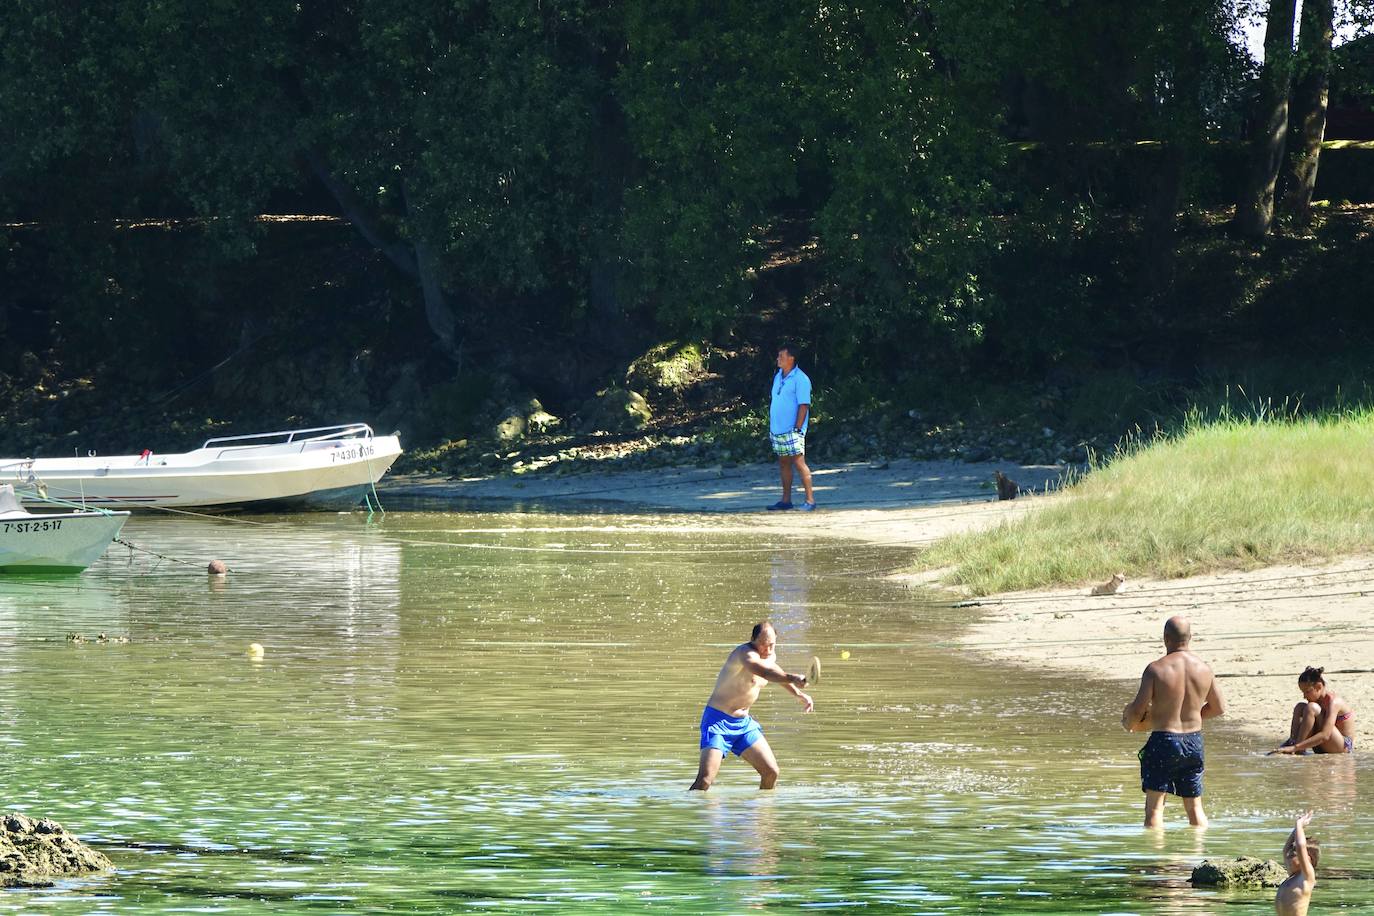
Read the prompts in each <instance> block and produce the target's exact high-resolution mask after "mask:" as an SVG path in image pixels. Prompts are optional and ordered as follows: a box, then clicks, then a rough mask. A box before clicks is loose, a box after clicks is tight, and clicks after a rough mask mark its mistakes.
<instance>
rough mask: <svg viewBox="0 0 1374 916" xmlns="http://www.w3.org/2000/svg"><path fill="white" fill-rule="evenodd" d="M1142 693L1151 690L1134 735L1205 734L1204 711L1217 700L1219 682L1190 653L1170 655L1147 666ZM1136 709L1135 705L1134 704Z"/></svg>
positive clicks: (1183, 651) (1177, 652)
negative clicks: (1203, 730) (1146, 727)
mask: <svg viewBox="0 0 1374 916" xmlns="http://www.w3.org/2000/svg"><path fill="white" fill-rule="evenodd" d="M1140 681H1141V691H1142V692H1145V691H1147V690H1148V693H1149V696H1148V700H1147V704H1148V705H1147V708H1146V709H1145V711H1144V715H1143V716H1141V717H1140V718H1139V719H1137V720H1136V723H1137V727H1135V728H1132V727H1131V726H1130V725H1128V726H1127V728H1128V729H1130V730H1131V731H1145V730H1146V729H1145V724H1146V720H1148V723H1149V731H1154V732H1175V733H1178V734H1186V733H1188V732H1195V731H1201V730H1202V720H1203V719H1204V718H1210V716H1204V715H1203V709H1204V708H1205V707H1206V706H1207V705H1208V702H1209V701H1210V700H1211V699H1212V698H1213V696H1214V694H1215V690H1216V679H1215V677H1214V676H1213V675H1212V668H1211V666H1209V665H1208V664H1207V663H1206V662H1204V661H1203V660H1202V659H1200V658H1198V657H1197V656H1196V655H1194V654H1193V653H1192V652H1190V651H1188V650H1187V649H1179V650H1177V651H1174V652H1169V653H1167V654H1165V655H1163V656H1161V657H1159V658H1157V659H1155V660H1154V661H1152V662H1150V664H1148V665H1146V666H1145V672H1144V674H1142V675H1141V678H1140ZM1132 705H1134V704H1132Z"/></svg>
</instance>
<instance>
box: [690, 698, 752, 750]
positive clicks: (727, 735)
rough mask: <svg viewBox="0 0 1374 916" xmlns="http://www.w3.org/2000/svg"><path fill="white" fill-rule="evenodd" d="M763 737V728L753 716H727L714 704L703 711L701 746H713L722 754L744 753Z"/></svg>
mask: <svg viewBox="0 0 1374 916" xmlns="http://www.w3.org/2000/svg"><path fill="white" fill-rule="evenodd" d="M762 737H763V729H761V728H759V723H757V722H755V721H754V717H753V716H749V715H744V716H727V715H726V714H725V713H723V712H721V711H720V710H719V709H716V708H715V707H713V706H707V707H706V708H705V709H704V710H702V712H701V746H702V747H704V748H705V747H713V748H715V749H716V750H718V751H720V752H721V753H722V754H724V753H726V752H727V751H730V752H733V753H734V754H735V756H737V757H738V756H739V755H740V754H743V753H744V752H745V751H747V750H749V748H750V747H752V746H753V744H754V742H755V741H758V740H759V739H760V738H762Z"/></svg>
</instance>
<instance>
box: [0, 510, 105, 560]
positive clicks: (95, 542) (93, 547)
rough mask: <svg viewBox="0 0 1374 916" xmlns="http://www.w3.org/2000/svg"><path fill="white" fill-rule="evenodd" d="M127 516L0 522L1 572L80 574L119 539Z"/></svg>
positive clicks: (28, 517)
mask: <svg viewBox="0 0 1374 916" xmlns="http://www.w3.org/2000/svg"><path fill="white" fill-rule="evenodd" d="M128 518H129V513H128V512H73V513H65V514H62V515H16V516H7V517H4V518H0V572H7V573H8V572H80V571H81V570H83V569H85V568H86V567H87V566H90V565H91V564H92V563H94V562H95V561H96V560H98V559H100V555H101V554H103V553H104V552H105V548H107V547H109V546H110V544H111V542H113V541H114V539H115V538H117V537H119V532H120V530H121V529H122V528H123V527H124V522H125V521H127V520H128Z"/></svg>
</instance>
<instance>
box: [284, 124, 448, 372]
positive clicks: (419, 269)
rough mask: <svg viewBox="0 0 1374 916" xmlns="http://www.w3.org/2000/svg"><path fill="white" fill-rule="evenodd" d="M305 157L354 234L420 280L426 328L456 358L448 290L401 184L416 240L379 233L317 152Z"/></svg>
mask: <svg viewBox="0 0 1374 916" xmlns="http://www.w3.org/2000/svg"><path fill="white" fill-rule="evenodd" d="M306 161H307V162H308V163H309V164H310V168H311V170H312V171H313V172H314V173H315V176H316V177H317V178H319V179H320V182H321V183H322V184H323V185H324V186H325V187H326V188H328V189H329V193H330V194H332V195H334V199H335V200H336V201H338V203H339V206H340V207H341V208H342V209H343V211H344V216H345V217H346V218H347V219H348V221H349V222H350V223H352V225H353V228H354V229H356V230H357V231H358V234H359V235H361V236H362V237H363V238H364V239H366V240H367V242H368V244H370V245H372V246H373V247H374V248H376V249H377V250H378V251H380V252H381V253H382V254H384V255H386V257H387V259H388V260H389V261H391V263H393V264H395V265H396V267H397V268H398V269H400V270H401V271H402V272H403V273H404V274H406V275H407V276H409V277H413V278H414V279H416V280H418V281H419V282H420V293H421V295H422V296H423V297H424V302H425V320H426V321H427V322H428V323H429V329H430V330H431V331H433V332H434V336H435V337H437V338H438V339H439V346H440V348H441V349H442V350H443V351H444V355H446V356H448V357H449V358H450V359H453V360H455V361H458V360H459V358H460V354H459V348H458V320H457V318H456V317H455V316H454V314H453V306H452V305H451V304H450V303H449V297H448V294H447V293H446V292H445V291H444V285H443V282H442V280H441V279H440V277H439V267H438V263H437V262H436V260H435V258H434V253H433V249H432V248H431V247H430V245H429V243H428V242H426V241H425V240H424V230H423V228H422V227H421V225H420V220H418V219H416V218H415V217H416V214H415V212H414V211H413V209H412V207H411V203H410V197H409V195H407V194H406V189H405V185H402V186H401V196H402V197H403V198H404V199H405V205H406V215H407V217H409V218H410V223H411V229H412V231H413V232H414V233H415V236H416V241H415V242H414V243H412V244H410V245H407V244H406V243H405V242H403V241H393V240H391V239H388V238H387V237H386V236H385V235H384V234H383V233H382V231H381V229H380V227H379V226H378V221H377V219H376V218H375V216H374V215H373V214H372V213H370V212H369V210H368V208H367V206H366V205H365V204H364V203H363V202H362V201H361V200H359V199H358V196H357V195H356V194H354V193H353V190H352V188H350V187H348V186H347V185H346V184H344V183H343V182H342V181H340V180H339V179H338V178H336V177H334V173H333V172H332V171H330V169H329V167H328V165H326V164H325V161H324V158H323V157H322V156H321V155H320V154H319V153H318V152H316V151H315V150H309V151H307V153H306Z"/></svg>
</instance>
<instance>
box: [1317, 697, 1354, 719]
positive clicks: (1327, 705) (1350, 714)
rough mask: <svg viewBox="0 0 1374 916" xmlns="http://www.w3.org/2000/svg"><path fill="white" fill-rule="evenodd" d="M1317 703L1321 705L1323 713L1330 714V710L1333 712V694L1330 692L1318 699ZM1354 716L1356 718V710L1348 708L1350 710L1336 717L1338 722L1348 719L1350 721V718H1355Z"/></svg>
mask: <svg viewBox="0 0 1374 916" xmlns="http://www.w3.org/2000/svg"><path fill="white" fill-rule="evenodd" d="M1317 705H1319V706H1321V708H1322V712H1323V713H1325V714H1330V712H1331V694H1329V693H1328V694H1327V695H1326V696H1324V697H1322V698H1321V699H1320V700H1318V701H1317ZM1353 718H1355V712H1354V710H1349V709H1348V710H1346V711H1345V712H1343V713H1341V714H1340V715H1339V716H1337V717H1336V721H1337V722H1346V721H1349V720H1350V719H1353Z"/></svg>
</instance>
